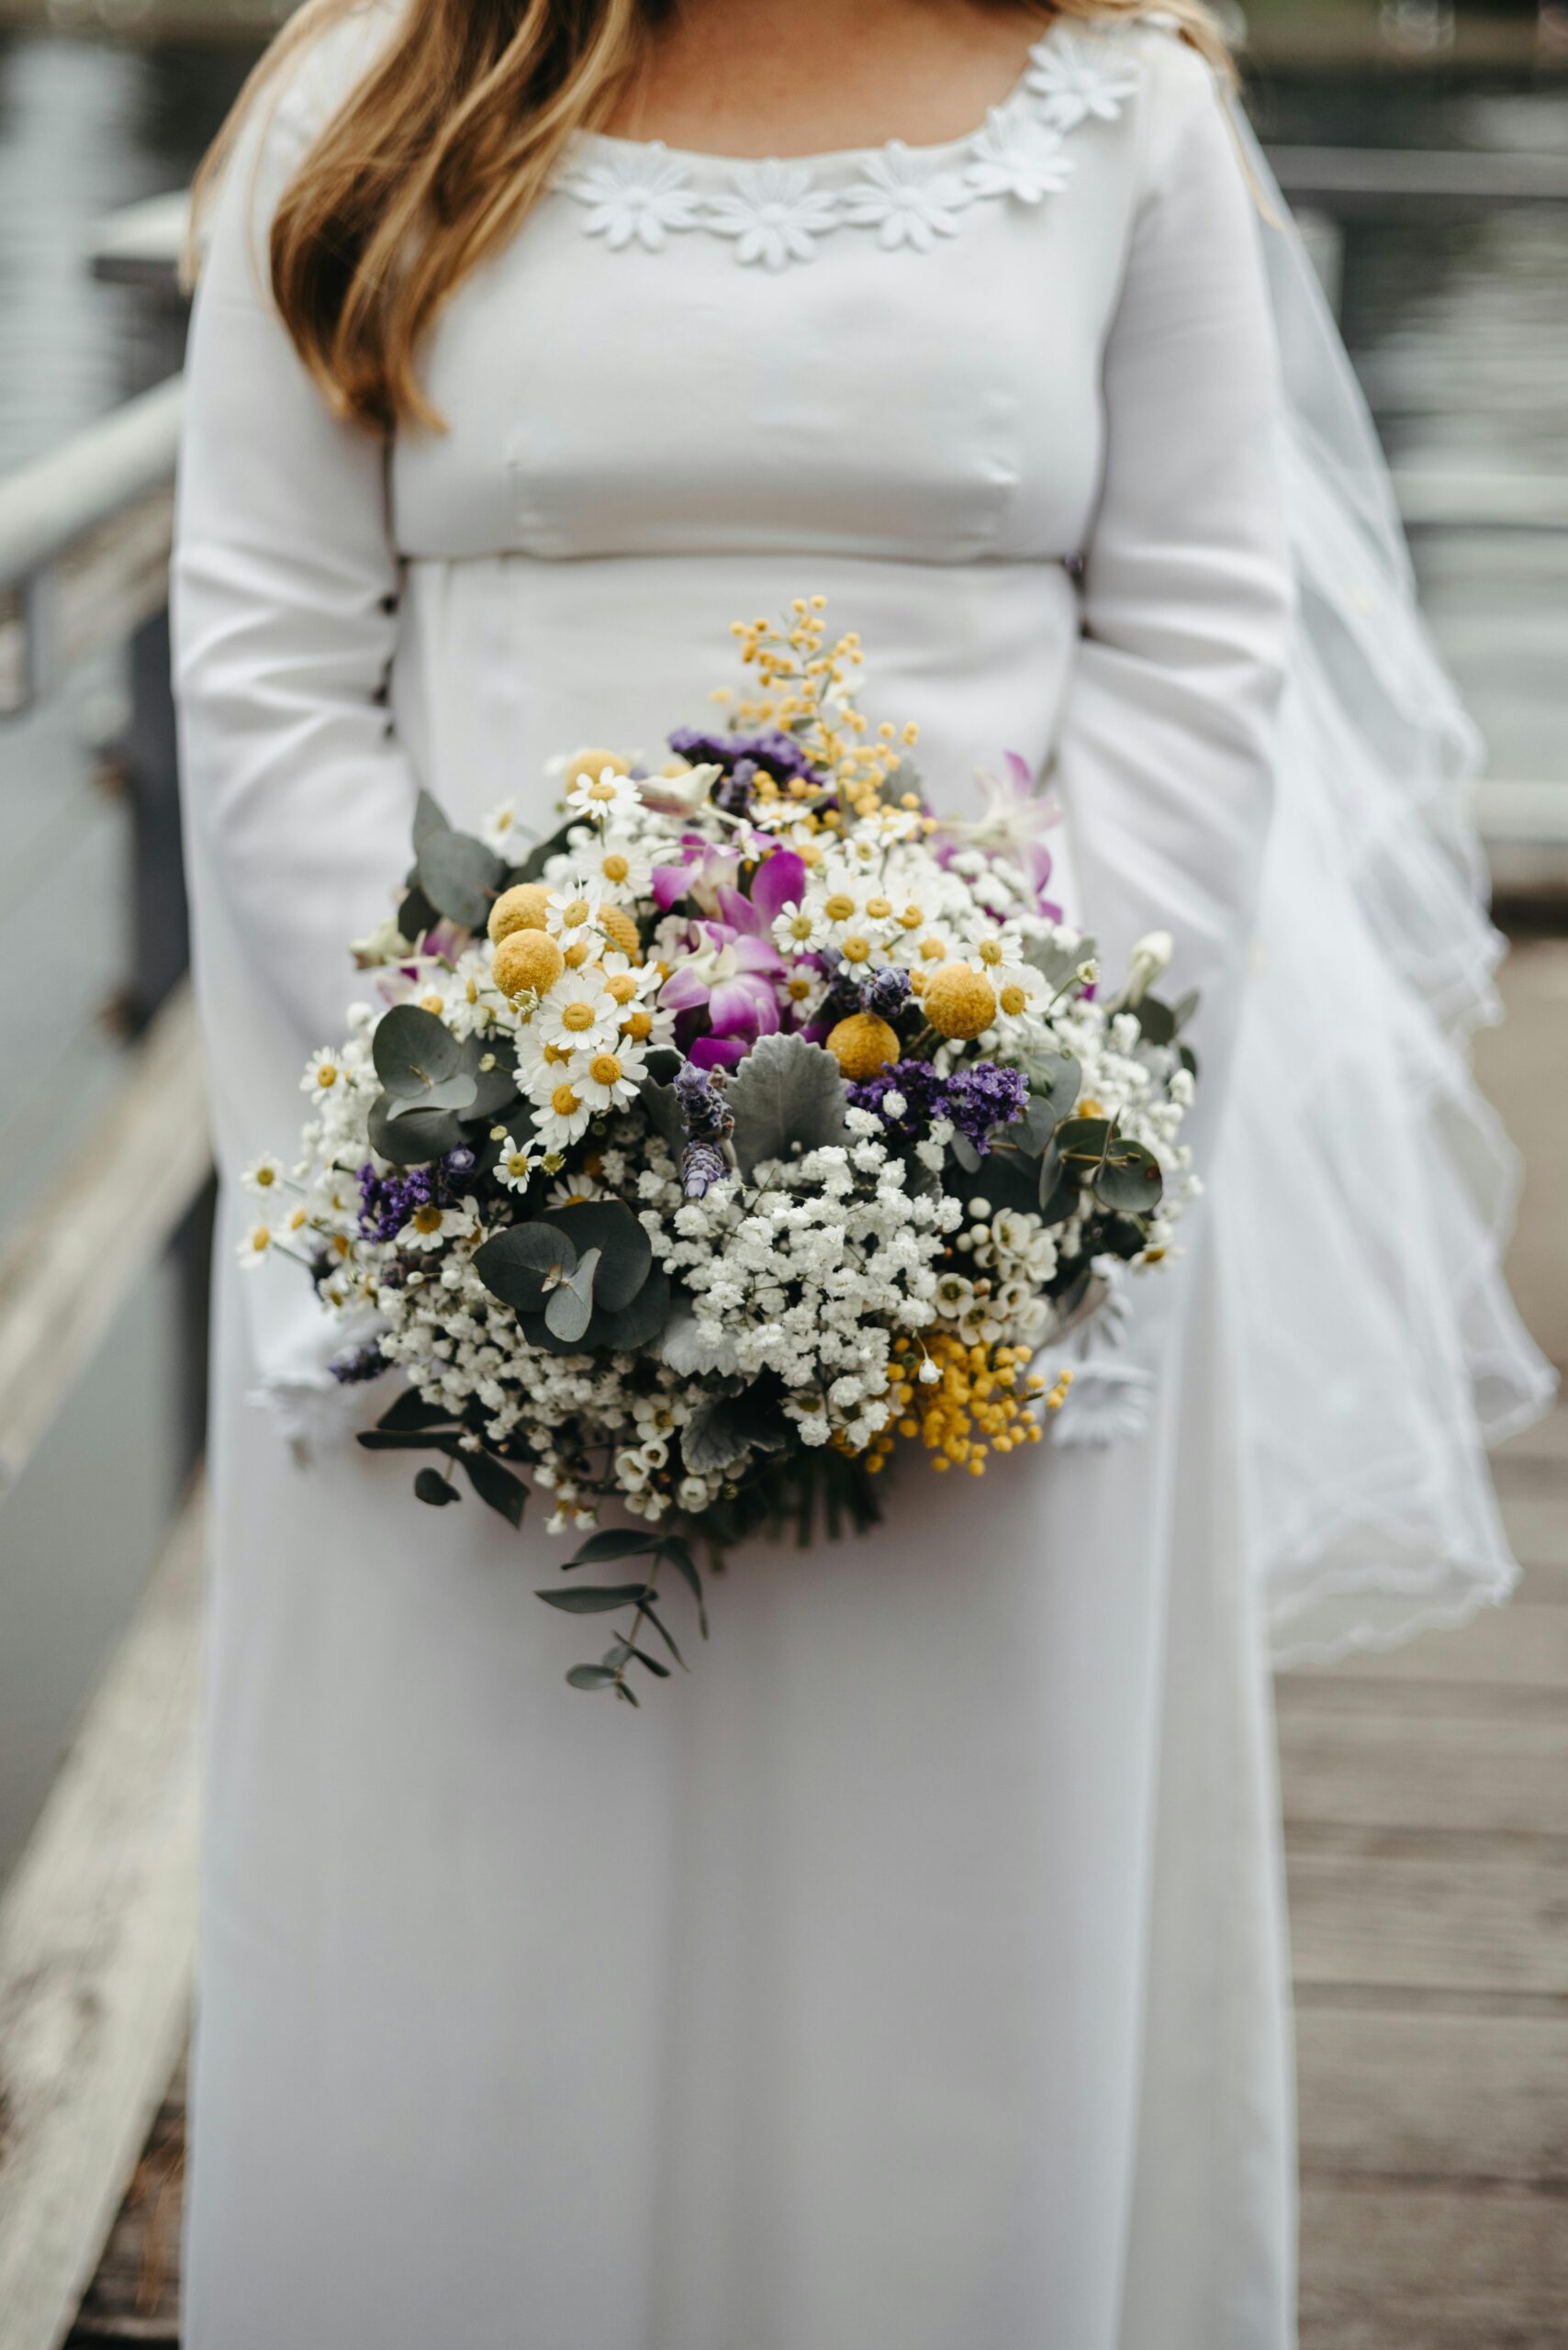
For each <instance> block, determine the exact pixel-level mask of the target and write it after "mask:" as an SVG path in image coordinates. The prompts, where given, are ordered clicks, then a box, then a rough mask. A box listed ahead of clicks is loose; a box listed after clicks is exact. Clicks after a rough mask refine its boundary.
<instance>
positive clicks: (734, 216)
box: [707, 161, 838, 269]
mask: <svg viewBox="0 0 1568 2350" xmlns="http://www.w3.org/2000/svg"><path fill="white" fill-rule="evenodd" d="M707 218H708V222H709V225H710V227H711V228H714V229H717V230H718V232H719V234H720V235H721V236H722V237H734V240H735V256H736V259H737V260H739V261H744V262H760V263H762V265H763V267H764V269H783V268H785V267H786V266H787V265H788V263H790V262H792V261H811V260H812V259H813V258H814V256H815V253H816V249H817V247H816V241H817V239H818V238H819V237H820V236H822V235H823V234H824V233H825V232H826V230H828V229H831V228H833V227H834V223H835V222H836V220H837V218H838V205H837V202H836V200H835V199H834V197H833V196H830V195H828V194H827V193H826V191H825V190H823V189H822V188H818V187H814V186H813V185H812V174H811V172H810V171H809V170H808V169H807V168H806V167H805V166H804V165H803V164H798V163H780V162H773V161H769V162H765V163H756V164H748V165H745V167H743V168H742V169H740V170H737V171H735V172H734V173H732V174H731V180H730V189H729V192H728V193H727V194H724V195H719V196H711V197H710V198H709V202H708V212H707Z"/></svg>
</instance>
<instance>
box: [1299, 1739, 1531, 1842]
mask: <svg viewBox="0 0 1568 2350" xmlns="http://www.w3.org/2000/svg"><path fill="white" fill-rule="evenodd" d="M1280 1762H1281V1772H1282V1783H1283V1789H1284V1805H1285V1824H1286V1829H1287V1830H1293V1829H1295V1828H1297V1827H1303V1826H1306V1825H1309V1824H1311V1825H1323V1824H1337V1825H1338V1826H1340V1827H1347V1828H1385V1829H1405V1830H1422V1829H1432V1830H1438V1831H1439V1832H1442V1831H1452V1830H1460V1829H1462V1830H1471V1831H1473V1832H1474V1833H1477V1834H1491V1835H1498V1836H1513V1835H1517V1834H1519V1833H1524V1834H1528V1835H1536V1836H1559V1837H1561V1836H1564V1835H1568V1708H1565V1709H1564V1711H1563V1715H1562V1718H1561V1719H1555V1720H1554V1719H1551V1718H1546V1719H1537V1718H1523V1719H1521V1718H1518V1717H1515V1716H1508V1715H1504V1716H1500V1717H1497V1718H1490V1719H1488V1718H1484V1719H1481V1720H1477V1721H1465V1720H1459V1721H1455V1720H1452V1719H1446V1718H1419V1717H1417V1718H1415V1719H1411V1718H1408V1717H1405V1718H1401V1717H1400V1716H1398V1715H1394V1716H1392V1717H1391V1716H1389V1715H1387V1714H1384V1713H1383V1712H1381V1711H1379V1710H1377V1709H1376V1708H1374V1707H1366V1708H1364V1709H1362V1710H1360V1711H1356V1712H1351V1713H1349V1714H1337V1713H1333V1712H1327V1711H1310V1710H1306V1709H1301V1710H1295V1709H1293V1710H1291V1711H1290V1712H1282V1715H1281V1719H1280Z"/></svg>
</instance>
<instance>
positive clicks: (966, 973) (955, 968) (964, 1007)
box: [920, 963, 996, 1041]
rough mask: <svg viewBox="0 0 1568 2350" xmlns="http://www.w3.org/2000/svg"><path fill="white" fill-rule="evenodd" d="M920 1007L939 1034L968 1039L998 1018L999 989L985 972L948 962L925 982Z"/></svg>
mask: <svg viewBox="0 0 1568 2350" xmlns="http://www.w3.org/2000/svg"><path fill="white" fill-rule="evenodd" d="M920 1008H921V1010H922V1011H923V1012H924V1014H925V1016H926V1018H927V1020H929V1021H930V1023H931V1025H932V1026H933V1028H935V1031H936V1034H937V1035H939V1036H954V1037H959V1038H962V1039H964V1040H966V1041H967V1040H968V1039H969V1037H971V1036H978V1035H981V1034H982V1032H983V1031H984V1030H985V1029H987V1028H989V1027H990V1026H991V1022H992V1021H993V1020H994V1019H995V1018H996V990H995V989H994V988H993V987H992V986H991V981H990V980H989V979H987V978H986V976H985V973H984V972H983V971H971V970H970V968H969V965H968V964H967V963H944V964H943V966H942V968H941V969H940V970H938V971H933V972H932V974H931V977H930V978H929V979H927V980H926V982H925V990H924V994H923V995H922V997H921V999H920Z"/></svg>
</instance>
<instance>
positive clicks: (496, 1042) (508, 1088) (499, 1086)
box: [459, 1035, 517, 1121]
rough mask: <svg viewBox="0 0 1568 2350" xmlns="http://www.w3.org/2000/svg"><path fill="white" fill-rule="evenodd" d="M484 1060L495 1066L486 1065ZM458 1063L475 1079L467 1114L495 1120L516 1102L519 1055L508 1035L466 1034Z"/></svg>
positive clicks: (470, 1117) (469, 1117)
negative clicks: (461, 1055) (472, 1096)
mask: <svg viewBox="0 0 1568 2350" xmlns="http://www.w3.org/2000/svg"><path fill="white" fill-rule="evenodd" d="M485 1061H489V1062H490V1063H491V1064H492V1066H491V1067H490V1068H489V1069H485V1068H483V1067H482V1066H481V1064H482V1063H483V1062H485ZM459 1067H460V1068H461V1069H463V1071H464V1072H465V1074H466V1075H467V1076H469V1077H471V1078H472V1079H473V1080H474V1099H473V1101H472V1102H471V1103H470V1105H469V1107H468V1108H467V1109H466V1110H465V1113H464V1115H465V1118H467V1119H470V1120H473V1119H477V1118H487V1119H490V1120H492V1121H493V1120H494V1119H495V1118H496V1117H498V1115H499V1113H500V1112H501V1111H503V1110H510V1108H511V1107H512V1106H513V1104H514V1103H515V1102H516V1100H517V1056H516V1053H515V1052H514V1050H513V1048H512V1046H511V1044H510V1041H509V1040H508V1039H507V1038H506V1037H504V1036H484V1035H475V1036H468V1037H465V1039H464V1043H463V1057H462V1059H461V1061H460V1063H459Z"/></svg>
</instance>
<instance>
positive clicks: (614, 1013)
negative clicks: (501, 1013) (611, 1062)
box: [529, 965, 621, 1053]
mask: <svg viewBox="0 0 1568 2350" xmlns="http://www.w3.org/2000/svg"><path fill="white" fill-rule="evenodd" d="M529 1026H530V1028H531V1029H537V1030H538V1032H539V1035H540V1036H541V1037H542V1039H543V1042H544V1043H546V1044H554V1045H566V1046H569V1047H570V1048H571V1049H572V1050H573V1051H574V1052H578V1053H585V1052H592V1051H593V1050H595V1049H596V1048H597V1047H598V1046H600V1045H608V1044H610V1043H612V1042H613V1040H614V1038H615V1036H616V1035H617V1033H618V1031H619V1029H620V1026H621V1006H620V1004H619V1003H617V1002H616V1000H615V997H614V996H613V995H612V994H611V992H610V990H609V989H608V988H607V987H606V986H605V984H604V973H603V971H602V970H600V969H597V968H594V967H593V966H592V965H589V966H588V968H585V969H583V970H581V971H563V972H562V974H561V977H560V978H559V979H557V980H556V981H555V983H554V987H551V988H547V989H546V990H545V991H544V993H543V995H542V996H541V997H540V999H539V1008H538V1010H537V1011H536V1012H535V1013H534V1015H533V1017H532V1020H531V1021H530V1022H529Z"/></svg>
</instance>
